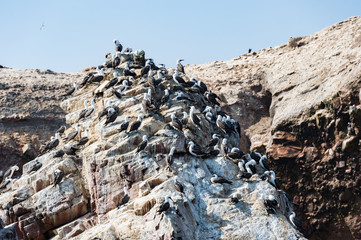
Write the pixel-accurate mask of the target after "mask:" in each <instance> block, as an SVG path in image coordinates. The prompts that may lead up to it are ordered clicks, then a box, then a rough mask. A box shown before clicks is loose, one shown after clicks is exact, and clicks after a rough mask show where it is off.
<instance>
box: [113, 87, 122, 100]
mask: <svg viewBox="0 0 361 240" xmlns="http://www.w3.org/2000/svg"><path fill="white" fill-rule="evenodd" d="M113 93H114V95H115V96H116V97H117V98H118V99H122V97H123V95H122V91H121V90H120V89H117V90H115V89H114V92H113Z"/></svg>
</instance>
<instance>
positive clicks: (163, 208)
mask: <svg viewBox="0 0 361 240" xmlns="http://www.w3.org/2000/svg"><path fill="white" fill-rule="evenodd" d="M169 200H172V201H173V199H172V198H171V197H170V196H166V197H165V201H164V202H163V203H162V204H161V205H160V206H159V208H158V210H157V213H158V214H160V213H162V212H165V211H167V210H168V209H169V207H170V203H169Z"/></svg>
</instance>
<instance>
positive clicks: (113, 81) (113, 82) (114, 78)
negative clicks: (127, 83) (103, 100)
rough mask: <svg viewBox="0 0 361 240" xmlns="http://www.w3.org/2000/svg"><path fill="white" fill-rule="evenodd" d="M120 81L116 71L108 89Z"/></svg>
mask: <svg viewBox="0 0 361 240" xmlns="http://www.w3.org/2000/svg"><path fill="white" fill-rule="evenodd" d="M118 81H119V78H118V73H117V72H114V73H113V78H112V79H111V80H110V81H109V84H108V86H107V89H108V88H111V87H113V86H114V85H116V84H117V83H118Z"/></svg>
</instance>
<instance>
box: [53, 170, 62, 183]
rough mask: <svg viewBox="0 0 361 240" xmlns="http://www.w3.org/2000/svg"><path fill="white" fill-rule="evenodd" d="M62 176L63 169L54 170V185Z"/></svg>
mask: <svg viewBox="0 0 361 240" xmlns="http://www.w3.org/2000/svg"><path fill="white" fill-rule="evenodd" d="M63 177H64V173H63V171H61V170H59V169H55V171H54V186H55V185H57V184H59V183H60V182H61V180H62V179H63Z"/></svg>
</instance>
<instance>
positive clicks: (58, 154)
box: [53, 149, 65, 158]
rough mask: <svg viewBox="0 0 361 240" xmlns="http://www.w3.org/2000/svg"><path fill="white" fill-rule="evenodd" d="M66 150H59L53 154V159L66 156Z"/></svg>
mask: <svg viewBox="0 0 361 240" xmlns="http://www.w3.org/2000/svg"><path fill="white" fill-rule="evenodd" d="M64 154H65V153H64V150H63V149H59V150H58V151H56V152H55V153H54V154H53V158H57V157H62V156H64Z"/></svg>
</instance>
